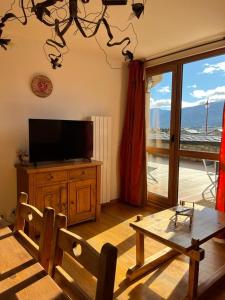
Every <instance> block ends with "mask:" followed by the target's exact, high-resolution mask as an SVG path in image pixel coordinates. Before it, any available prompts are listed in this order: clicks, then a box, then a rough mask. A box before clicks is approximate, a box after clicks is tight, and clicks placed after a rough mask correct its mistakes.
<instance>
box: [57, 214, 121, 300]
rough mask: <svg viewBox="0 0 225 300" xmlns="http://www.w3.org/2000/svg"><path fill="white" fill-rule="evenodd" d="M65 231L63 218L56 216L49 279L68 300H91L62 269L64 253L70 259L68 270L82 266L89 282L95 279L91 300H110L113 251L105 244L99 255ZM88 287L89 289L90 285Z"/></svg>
mask: <svg viewBox="0 0 225 300" xmlns="http://www.w3.org/2000/svg"><path fill="white" fill-rule="evenodd" d="M66 227H67V219H66V216H64V215H62V214H58V215H57V216H56V220H55V230H54V241H53V251H54V253H53V264H52V276H53V278H54V279H55V281H56V282H57V283H58V285H59V286H60V287H61V288H62V289H63V290H64V292H65V293H66V294H67V295H68V296H69V297H70V298H71V299H82V300H84V299H91V297H90V295H88V294H87V292H85V291H84V289H82V288H81V286H80V285H79V284H78V283H77V282H75V280H74V279H73V278H72V277H71V276H70V275H69V274H68V272H67V271H66V270H65V268H63V266H62V260H63V254H65V253H66V255H65V256H67V258H70V259H71V262H72V263H71V266H72V265H73V264H74V265H75V264H76V265H79V266H82V267H84V268H85V269H86V270H87V271H88V272H89V274H91V275H92V279H93V276H94V277H95V278H96V280H97V285H96V292H95V296H94V299H95V300H112V299H113V289H114V281H115V271H116V260H117V248H116V247H114V246H112V245H111V244H109V243H106V244H104V245H103V247H102V249H101V252H100V253H99V252H97V251H96V250H95V249H94V248H93V247H92V246H91V245H89V244H88V242H86V241H85V240H84V239H82V238H81V237H80V236H78V235H76V234H74V233H72V232H70V231H68V230H67V229H66ZM68 254H69V255H68ZM77 263H78V264H77ZM88 272H87V273H88ZM82 279H83V277H82ZM88 284H89V285H90V282H89V283H88Z"/></svg>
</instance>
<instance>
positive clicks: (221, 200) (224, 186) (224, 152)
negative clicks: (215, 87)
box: [216, 105, 225, 237]
mask: <svg viewBox="0 0 225 300" xmlns="http://www.w3.org/2000/svg"><path fill="white" fill-rule="evenodd" d="M216 209H217V210H219V211H223V212H225V105H224V108H223V133H222V141H221V148H220V158H219V178H218V188H217V197H216ZM224 237H225V234H224Z"/></svg>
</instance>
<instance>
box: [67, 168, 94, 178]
mask: <svg viewBox="0 0 225 300" xmlns="http://www.w3.org/2000/svg"><path fill="white" fill-rule="evenodd" d="M95 178H96V168H86V169H77V170H72V171H70V172H69V179H70V180H84V179H95Z"/></svg>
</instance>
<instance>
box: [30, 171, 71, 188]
mask: <svg viewBox="0 0 225 300" xmlns="http://www.w3.org/2000/svg"><path fill="white" fill-rule="evenodd" d="M66 180H67V172H66V171H59V172H46V173H40V174H37V175H36V183H37V185H45V184H51V183H56V182H61V181H66Z"/></svg>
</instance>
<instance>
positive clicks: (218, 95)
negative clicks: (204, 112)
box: [191, 85, 225, 102]
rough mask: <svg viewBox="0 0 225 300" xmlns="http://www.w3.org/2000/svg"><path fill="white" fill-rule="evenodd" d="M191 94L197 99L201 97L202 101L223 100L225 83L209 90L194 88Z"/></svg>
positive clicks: (224, 97)
mask: <svg viewBox="0 0 225 300" xmlns="http://www.w3.org/2000/svg"><path fill="white" fill-rule="evenodd" d="M191 96H193V97H194V98H197V99H202V101H203V100H204V101H206V100H209V101H211V102H216V101H222V100H225V85H224V86H218V87H216V88H215V89H210V90H194V91H193V92H192V93H191Z"/></svg>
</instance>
